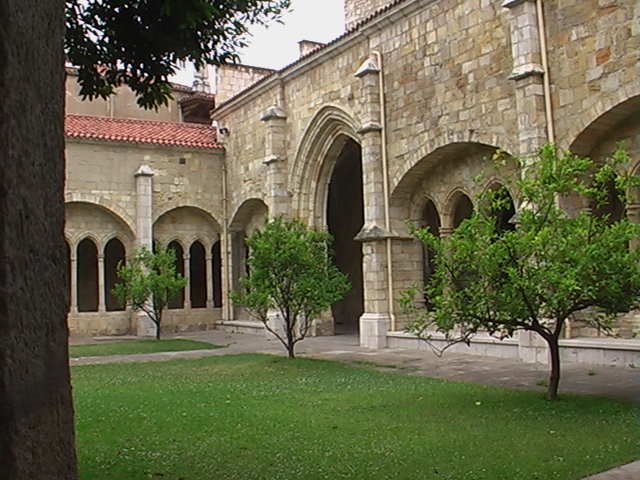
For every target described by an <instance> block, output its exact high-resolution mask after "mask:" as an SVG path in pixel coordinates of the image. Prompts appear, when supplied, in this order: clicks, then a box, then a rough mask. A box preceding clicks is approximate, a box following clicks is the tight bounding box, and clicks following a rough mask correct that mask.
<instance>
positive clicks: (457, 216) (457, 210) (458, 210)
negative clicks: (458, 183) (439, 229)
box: [453, 193, 473, 228]
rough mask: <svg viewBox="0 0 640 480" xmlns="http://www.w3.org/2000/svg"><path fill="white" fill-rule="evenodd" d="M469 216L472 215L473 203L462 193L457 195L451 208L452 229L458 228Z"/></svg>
mask: <svg viewBox="0 0 640 480" xmlns="http://www.w3.org/2000/svg"><path fill="white" fill-rule="evenodd" d="M471 215H473V203H471V200H470V199H469V197H467V196H466V195H465V194H464V193H461V194H459V195H458V198H457V199H456V202H455V205H454V207H453V228H458V227H459V226H460V224H461V223H462V222H464V221H465V220H466V219H467V218H470V217H471Z"/></svg>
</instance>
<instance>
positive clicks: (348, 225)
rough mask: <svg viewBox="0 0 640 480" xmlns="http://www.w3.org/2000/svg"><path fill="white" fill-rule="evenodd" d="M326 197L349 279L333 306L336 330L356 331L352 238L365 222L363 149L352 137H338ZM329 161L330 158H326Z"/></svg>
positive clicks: (340, 262)
mask: <svg viewBox="0 0 640 480" xmlns="http://www.w3.org/2000/svg"><path fill="white" fill-rule="evenodd" d="M336 141H339V142H340V144H341V147H340V148H339V150H338V149H336V150H335V151H337V152H338V153H337V156H336V157H335V160H334V162H335V163H334V166H333V170H332V172H331V176H330V180H329V185H328V189H327V197H326V199H327V200H326V221H327V229H328V230H329V233H331V235H332V236H333V238H334V243H333V250H334V260H335V263H336V265H337V267H338V268H339V269H340V271H341V272H342V273H344V274H345V275H346V276H347V277H348V278H349V282H350V283H351V290H349V292H348V293H347V294H346V295H345V297H344V298H343V299H342V300H341V301H339V302H337V303H335V304H334V305H333V306H332V308H331V311H332V314H333V321H334V331H335V333H336V334H341V333H357V332H358V326H359V319H360V316H361V315H362V313H363V312H364V289H363V276H362V244H361V243H360V242H357V241H356V240H355V237H356V235H357V234H358V232H360V230H361V228H362V225H363V223H364V202H363V192H362V152H361V149H360V145H359V144H358V143H357V142H355V141H354V140H353V139H352V138H348V137H342V138H339V139H337V140H336ZM328 161H331V159H328Z"/></svg>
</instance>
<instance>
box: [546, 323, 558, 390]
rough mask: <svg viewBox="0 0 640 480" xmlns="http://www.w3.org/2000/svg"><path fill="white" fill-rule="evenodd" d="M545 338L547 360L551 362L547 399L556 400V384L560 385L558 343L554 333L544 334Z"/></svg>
mask: <svg viewBox="0 0 640 480" xmlns="http://www.w3.org/2000/svg"><path fill="white" fill-rule="evenodd" d="M545 340H546V341H547V344H548V345H549V361H550V364H551V372H550V374H549V387H548V389H547V399H548V400H557V399H558V386H559V385H560V345H559V344H558V337H556V336H555V335H549V336H545Z"/></svg>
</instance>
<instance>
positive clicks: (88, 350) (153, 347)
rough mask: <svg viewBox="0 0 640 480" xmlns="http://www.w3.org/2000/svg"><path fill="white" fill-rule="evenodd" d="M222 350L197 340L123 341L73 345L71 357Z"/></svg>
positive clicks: (70, 352) (70, 351)
mask: <svg viewBox="0 0 640 480" xmlns="http://www.w3.org/2000/svg"><path fill="white" fill-rule="evenodd" d="M213 348H221V347H220V346H219V345H213V344H211V343H205V342H196V341H195V340H183V339H168V340H123V341H119V342H105V343H93V344H90V345H71V346H70V347H69V356H70V357H71V358H78V357H102V356H105V355H131V354H135V353H158V352H181V351H186V350H210V349H213Z"/></svg>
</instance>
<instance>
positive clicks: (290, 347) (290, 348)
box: [287, 343, 296, 358]
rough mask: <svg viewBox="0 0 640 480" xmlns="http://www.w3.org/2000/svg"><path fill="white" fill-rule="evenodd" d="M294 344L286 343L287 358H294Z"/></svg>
mask: <svg viewBox="0 0 640 480" xmlns="http://www.w3.org/2000/svg"><path fill="white" fill-rule="evenodd" d="M294 349H295V345H294V344H292V343H289V344H288V345H287V353H288V354H289V358H296V354H295V353H294Z"/></svg>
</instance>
